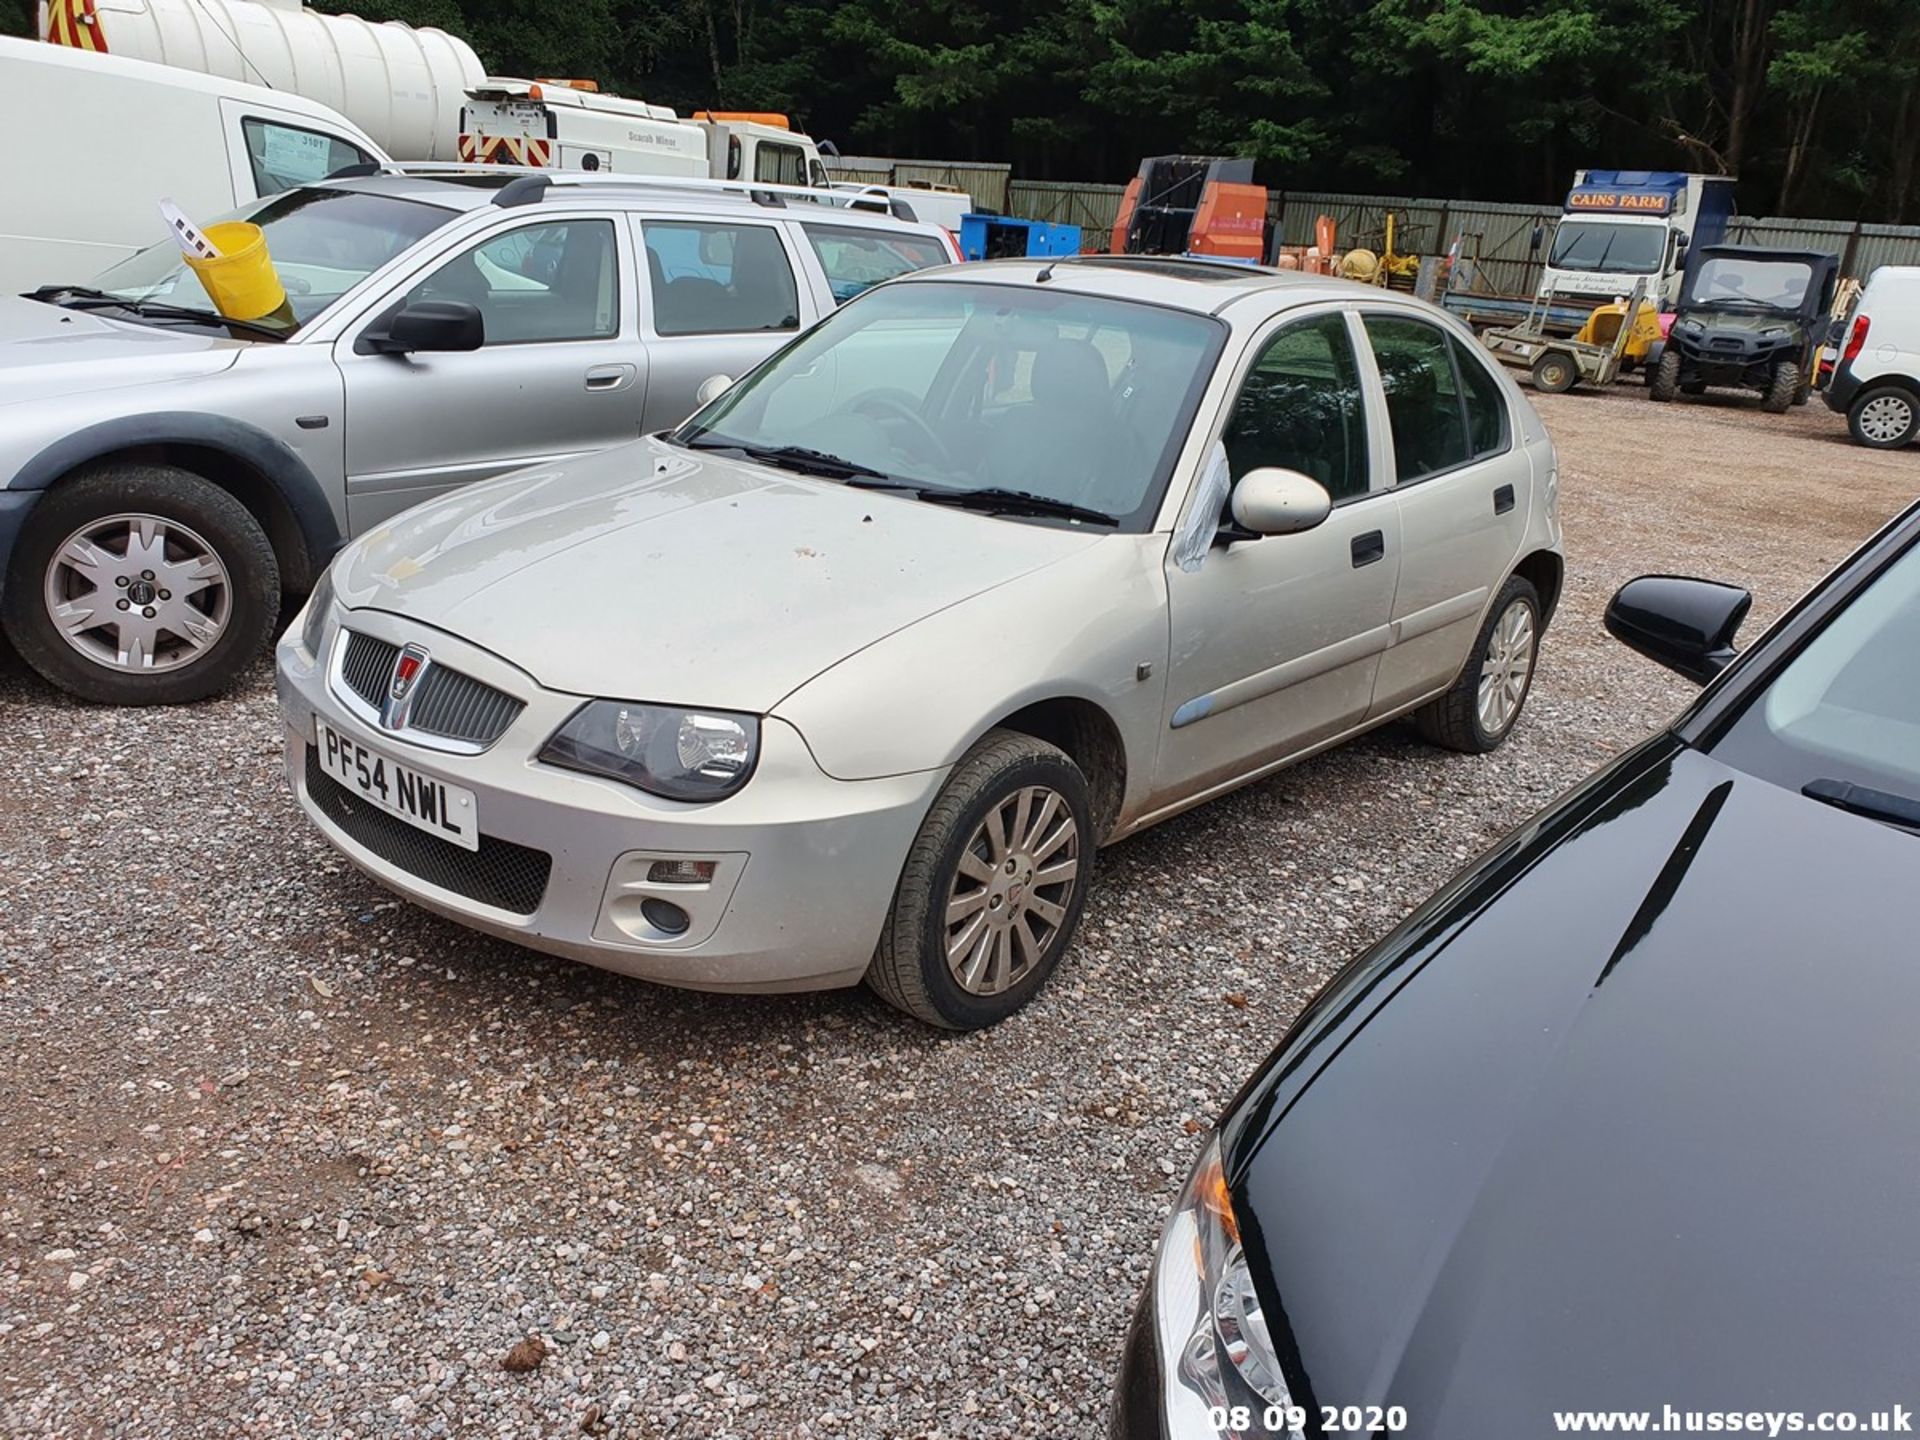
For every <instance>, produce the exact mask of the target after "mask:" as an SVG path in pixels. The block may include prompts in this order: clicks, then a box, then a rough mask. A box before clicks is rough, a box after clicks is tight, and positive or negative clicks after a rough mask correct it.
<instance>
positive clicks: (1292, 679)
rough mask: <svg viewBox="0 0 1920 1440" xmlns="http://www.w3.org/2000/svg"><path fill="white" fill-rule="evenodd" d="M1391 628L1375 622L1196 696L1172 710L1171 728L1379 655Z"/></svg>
mask: <svg viewBox="0 0 1920 1440" xmlns="http://www.w3.org/2000/svg"><path fill="white" fill-rule="evenodd" d="M1392 629H1393V627H1392V626H1391V625H1376V626H1374V628H1373V629H1371V630H1368V631H1365V632H1363V633H1361V634H1359V635H1354V636H1351V637H1349V638H1348V639H1345V640H1339V641H1336V642H1335V643H1333V644H1332V645H1327V646H1323V647H1322V648H1321V649H1318V650H1315V651H1313V652H1312V653H1311V654H1307V655H1300V656H1296V657H1295V658H1294V659H1292V660H1286V661H1282V662H1281V663H1280V664H1278V665H1275V666H1273V667H1272V668H1271V669H1268V670H1262V671H1261V672H1260V673H1259V674H1257V675H1248V676H1246V677H1245V678H1244V679H1240V680H1236V681H1234V682H1233V683H1232V684H1231V685H1222V686H1221V687H1220V688H1219V689H1218V690H1213V691H1209V692H1208V693H1207V694H1205V695H1196V696H1195V697H1194V698H1193V699H1191V700H1188V701H1186V702H1185V703H1184V704H1182V705H1181V706H1180V708H1179V709H1177V710H1175V711H1174V712H1173V724H1172V728H1173V729H1175V730H1180V729H1184V728H1185V727H1186V726H1188V725H1191V724H1193V723H1194V721H1196V720H1204V719H1206V718H1207V717H1208V716H1209V715H1221V714H1224V713H1225V712H1227V711H1228V710H1231V709H1233V708H1234V707H1235V706H1236V705H1245V704H1246V703H1247V702H1248V701H1249V700H1258V699H1260V698H1261V697H1262V696H1265V695H1271V694H1273V693H1274V692H1275V691H1276V690H1284V689H1286V688H1287V687H1288V686H1289V685H1298V684H1299V683H1300V682H1301V681H1303V680H1312V679H1313V678H1315V677H1316V676H1319V675H1325V674H1326V673H1327V672H1328V671H1330V670H1338V669H1339V668H1340V667H1341V666H1342V665H1351V664H1353V663H1354V662H1355V661H1356V660H1364V659H1366V658H1367V657H1368V656H1369V655H1378V654H1379V653H1380V652H1381V651H1383V650H1385V649H1386V648H1387V644H1388V640H1389V636H1390V635H1391V633H1392Z"/></svg>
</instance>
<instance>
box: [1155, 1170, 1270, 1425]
mask: <svg viewBox="0 0 1920 1440" xmlns="http://www.w3.org/2000/svg"><path fill="white" fill-rule="evenodd" d="M1153 1287H1154V1294H1153V1314H1154V1326H1155V1329H1156V1331H1157V1333H1158V1339H1159V1351H1160V1365H1161V1370H1162V1374H1161V1394H1162V1396H1163V1397H1164V1403H1165V1405H1166V1410H1167V1413H1166V1422H1167V1433H1168V1434H1169V1435H1171V1436H1174V1437H1177V1440H1186V1437H1188V1436H1193V1437H1201V1436H1205V1437H1208V1440H1214V1437H1224V1436H1258V1437H1263V1440H1264V1437H1271V1440H1300V1436H1301V1435H1302V1434H1304V1433H1305V1431H1306V1428H1307V1419H1308V1417H1307V1414H1306V1412H1305V1411H1304V1410H1303V1409H1301V1408H1300V1407H1298V1406H1296V1405H1295V1404H1294V1403H1293V1395H1292V1392H1291V1391H1290V1390H1289V1389H1288V1388H1287V1381H1286V1376H1285V1374H1284V1373H1283V1372H1282V1371H1281V1368H1280V1358H1279V1355H1278V1353H1277V1352H1276V1351H1275V1349H1274V1344H1273V1337H1272V1335H1271V1334H1270V1333H1269V1332H1268V1327H1267V1317H1266V1312H1265V1310H1264V1309H1263V1308H1262V1306H1261V1303H1260V1297H1259V1296H1258V1295H1257V1294H1256V1293H1255V1292H1254V1288H1253V1274H1252V1271H1251V1270H1250V1269H1249V1267H1248V1263H1247V1256H1246V1252H1245V1250H1243V1249H1242V1248H1241V1244H1240V1224H1239V1222H1238V1221H1237V1220H1236V1219H1235V1218H1234V1214H1233V1202H1232V1200H1231V1198H1230V1197H1229V1195H1228V1193H1227V1177H1226V1172H1225V1170H1224V1169H1223V1168H1222V1167H1221V1163H1220V1142H1219V1140H1218V1139H1215V1140H1213V1141H1210V1142H1209V1143H1208V1145H1207V1148H1206V1152H1205V1153H1204V1154H1203V1155H1201V1157H1200V1163H1199V1165H1198V1166H1196V1167H1195V1169H1194V1172H1193V1174H1192V1176H1191V1177H1190V1178H1189V1179H1188V1180H1187V1186H1186V1189H1185V1190H1183V1191H1182V1192H1181V1194H1180V1201H1179V1203H1178V1204H1177V1205H1176V1206H1175V1207H1174V1211H1173V1216H1172V1218H1171V1219H1169V1220H1168V1221H1167V1228H1166V1231H1165V1232H1164V1233H1163V1234H1162V1236H1161V1239H1160V1255H1159V1259H1158V1261H1157V1262H1156V1264H1155V1266H1154V1280H1153Z"/></svg>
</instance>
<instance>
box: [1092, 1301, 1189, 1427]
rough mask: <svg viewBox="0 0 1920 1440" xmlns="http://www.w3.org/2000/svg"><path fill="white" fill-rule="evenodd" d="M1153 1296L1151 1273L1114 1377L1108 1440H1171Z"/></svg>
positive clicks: (1138, 1303) (1129, 1329) (1129, 1323)
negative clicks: (1161, 1375)
mask: <svg viewBox="0 0 1920 1440" xmlns="http://www.w3.org/2000/svg"><path fill="white" fill-rule="evenodd" d="M1153 1295H1154V1276H1153V1274H1152V1273H1151V1272H1149V1273H1148V1275H1147V1283H1146V1284H1145V1285H1144V1286H1142V1287H1141V1290H1140V1298H1139V1300H1137V1301H1136V1302H1135V1303H1134V1307H1133V1318H1132V1320H1130V1321H1129V1322H1128V1324H1127V1338H1126V1340H1125V1341H1124V1342H1122V1345H1121V1348H1120V1373H1119V1375H1117V1376H1116V1377H1115V1378H1114V1382H1113V1408H1112V1411H1111V1412H1110V1414H1109V1416H1108V1421H1107V1435H1108V1437H1109V1440H1168V1436H1167V1427H1166V1422H1165V1419H1164V1418H1163V1417H1164V1416H1165V1414H1166V1406H1165V1405H1164V1404H1163V1403H1162V1396H1163V1389H1162V1382H1161V1379H1160V1341H1159V1338H1158V1336H1157V1335H1156V1334H1155V1329H1156V1327H1155V1324H1154V1314H1153ZM1194 1440H1201V1437H1198V1436H1196V1437H1194ZM1205 1440H1214V1437H1212V1436H1208V1437H1205Z"/></svg>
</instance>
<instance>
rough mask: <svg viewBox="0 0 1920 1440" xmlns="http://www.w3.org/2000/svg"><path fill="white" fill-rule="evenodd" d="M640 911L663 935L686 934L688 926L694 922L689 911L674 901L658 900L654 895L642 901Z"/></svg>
mask: <svg viewBox="0 0 1920 1440" xmlns="http://www.w3.org/2000/svg"><path fill="white" fill-rule="evenodd" d="M640 913H641V915H642V916H644V917H645V919H646V922H647V923H648V924H649V925H651V926H653V928H654V929H656V930H658V931H659V932H660V933H661V934H662V935H684V934H686V933H687V926H689V925H691V924H692V923H693V922H692V920H690V919H689V918H688V916H687V912H686V911H684V910H682V909H681V908H680V907H679V906H678V905H675V904H674V903H673V902H672V901H670V900H657V899H655V898H653V897H652V896H649V897H648V898H647V899H645V900H642V901H641V902H640Z"/></svg>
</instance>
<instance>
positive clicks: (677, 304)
mask: <svg viewBox="0 0 1920 1440" xmlns="http://www.w3.org/2000/svg"><path fill="white" fill-rule="evenodd" d="M642 237H643V239H644V241H645V244H646V251H647V274H648V279H649V281H650V283H651V285H652V288H653V320H654V329H655V330H656V331H657V332H658V333H659V334H661V335H730V334H741V333H751V332H760V331H768V330H798V329H799V328H800V290H799V286H798V285H797V284H796V283H795V282H794V278H793V266H792V265H791V264H790V263H788V260H787V251H786V247H785V246H783V245H782V244H781V243H780V236H779V234H778V232H776V231H775V230H774V229H773V228H772V227H771V226H768V225H739V224H733V223H730V222H727V221H719V220H648V221H646V222H645V223H644V225H643V226H642Z"/></svg>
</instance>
